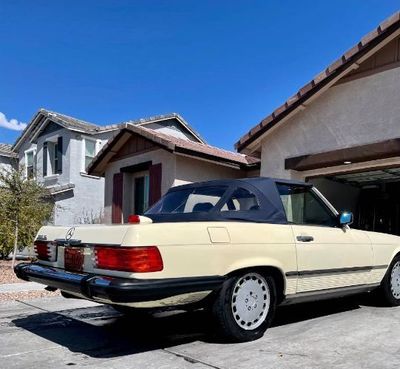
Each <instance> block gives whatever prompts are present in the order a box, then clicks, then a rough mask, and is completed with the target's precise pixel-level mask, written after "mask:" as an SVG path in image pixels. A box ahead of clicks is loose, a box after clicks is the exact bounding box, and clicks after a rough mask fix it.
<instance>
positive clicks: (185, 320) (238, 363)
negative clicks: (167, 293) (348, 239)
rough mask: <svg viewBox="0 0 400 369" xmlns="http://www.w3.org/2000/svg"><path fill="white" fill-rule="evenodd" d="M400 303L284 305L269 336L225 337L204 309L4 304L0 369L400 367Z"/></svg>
mask: <svg viewBox="0 0 400 369" xmlns="http://www.w3.org/2000/svg"><path fill="white" fill-rule="evenodd" d="M399 332H400V308H384V307H378V306H374V304H373V303H371V302H369V299H366V298H364V297H357V298H351V299H342V300H333V301H326V302H319V303H312V304H303V305H298V306H291V307H285V308H280V309H279V310H278V313H277V316H276V319H275V324H274V326H273V327H272V328H270V329H269V330H268V331H267V333H266V334H265V336H264V337H263V338H262V339H260V340H258V341H254V342H249V343H244V344H225V343H223V342H219V340H218V339H217V338H216V337H215V336H214V335H213V333H212V325H211V324H210V322H209V320H208V319H207V315H206V314H205V313H203V312H195V313H180V314H175V315H162V316H156V317H153V318H151V319H149V320H142V321H135V320H134V319H130V318H126V317H124V316H122V315H121V314H119V313H117V312H116V311H114V310H113V309H112V308H108V307H106V306H102V305H97V304H94V303H90V302H86V301H80V300H66V299H63V298H62V297H52V298H41V299H36V300H29V301H24V302H19V301H11V302H5V303H1V304H0V368H4V369H11V368H24V369H29V368H41V369H45V368H51V369H54V368H63V367H75V368H81V367H84V368H107V369H111V368H141V369H142V368H145V369H152V368H157V369H158V368H190V369H206V368H235V369H236V368H296V369H299V368H374V369H376V368H379V369H383V368H395V367H398V366H399V365H400V334H399Z"/></svg>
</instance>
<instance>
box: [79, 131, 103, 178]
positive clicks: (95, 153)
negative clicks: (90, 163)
mask: <svg viewBox="0 0 400 369" xmlns="http://www.w3.org/2000/svg"><path fill="white" fill-rule="evenodd" d="M86 141H91V142H94V156H93V158H92V160H93V159H94V158H95V157H96V155H97V154H98V152H99V142H98V140H97V139H96V138H92V137H88V136H82V143H83V145H82V165H81V173H84V174H87V171H86V167H85V164H86Z"/></svg>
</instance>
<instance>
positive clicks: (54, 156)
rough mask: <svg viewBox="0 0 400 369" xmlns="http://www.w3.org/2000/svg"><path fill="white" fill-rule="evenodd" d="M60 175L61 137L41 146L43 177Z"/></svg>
mask: <svg viewBox="0 0 400 369" xmlns="http://www.w3.org/2000/svg"><path fill="white" fill-rule="evenodd" d="M61 173H62V137H58V138H57V139H55V140H51V141H47V142H45V143H44V144H43V176H44V177H45V176H47V175H53V174H61Z"/></svg>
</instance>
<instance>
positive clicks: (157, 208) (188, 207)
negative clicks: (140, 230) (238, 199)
mask: <svg viewBox="0 0 400 369" xmlns="http://www.w3.org/2000/svg"><path fill="white" fill-rule="evenodd" d="M227 189H228V187H227V186H206V187H194V188H186V189H182V190H176V191H170V192H168V193H167V194H166V195H165V196H164V197H162V198H161V199H160V201H158V202H157V203H156V204H155V205H154V206H153V207H151V208H150V209H149V210H148V211H147V212H146V214H182V213H197V212H209V211H210V210H212V209H213V208H214V207H215V205H216V204H217V203H218V202H219V201H220V200H221V198H222V196H223V195H224V194H225V192H226V190H227Z"/></svg>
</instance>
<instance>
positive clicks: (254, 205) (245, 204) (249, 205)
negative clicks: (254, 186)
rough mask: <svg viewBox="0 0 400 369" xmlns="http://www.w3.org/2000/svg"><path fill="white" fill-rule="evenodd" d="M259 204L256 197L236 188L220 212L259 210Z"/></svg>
mask: <svg viewBox="0 0 400 369" xmlns="http://www.w3.org/2000/svg"><path fill="white" fill-rule="evenodd" d="M259 209H260V204H259V202H258V199H257V197H256V195H255V194H254V193H252V192H250V191H248V190H246V189H244V188H238V189H236V190H235V192H233V194H232V195H231V196H230V197H229V199H228V200H227V201H226V203H225V204H224V205H223V207H222V208H221V211H247V210H259Z"/></svg>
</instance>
